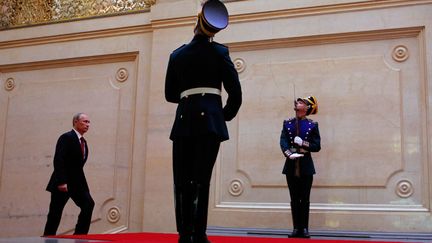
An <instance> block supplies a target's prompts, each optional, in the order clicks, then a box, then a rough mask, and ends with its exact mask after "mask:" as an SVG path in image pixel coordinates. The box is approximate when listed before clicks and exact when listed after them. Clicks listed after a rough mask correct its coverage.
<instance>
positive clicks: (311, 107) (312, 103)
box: [297, 96, 318, 116]
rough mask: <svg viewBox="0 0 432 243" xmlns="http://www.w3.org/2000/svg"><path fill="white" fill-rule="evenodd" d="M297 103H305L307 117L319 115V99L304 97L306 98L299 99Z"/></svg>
mask: <svg viewBox="0 0 432 243" xmlns="http://www.w3.org/2000/svg"><path fill="white" fill-rule="evenodd" d="M297 101H303V102H304V103H305V104H306V105H307V107H308V109H307V111H306V115H307V116H308V115H311V114H312V115H313V114H316V113H318V102H317V99H316V98H315V96H308V97H304V98H297Z"/></svg>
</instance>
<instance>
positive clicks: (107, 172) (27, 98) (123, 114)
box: [0, 54, 136, 236]
mask: <svg viewBox="0 0 432 243" xmlns="http://www.w3.org/2000/svg"><path fill="white" fill-rule="evenodd" d="M125 56H130V55H129V54H126V55H125ZM120 57H121V55H120ZM131 58H132V59H131ZM128 59H130V61H122V59H121V58H120V59H118V61H117V62H115V61H113V63H106V64H104V60H103V57H100V58H98V57H94V58H93V60H92V62H93V63H91V64H89V65H83V66H80V62H81V63H85V60H84V59H77V60H74V63H70V62H68V61H67V60H66V61H64V62H65V63H67V65H68V66H74V65H78V66H75V67H57V68H52V67H50V65H52V64H53V62H46V63H44V64H45V65H46V66H43V65H38V68H37V70H21V71H19V72H4V73H2V77H11V78H13V79H14V81H15V85H16V86H15V87H14V88H13V89H12V90H11V91H5V90H3V91H2V97H5V98H3V99H2V101H3V102H2V103H1V110H2V113H3V114H7V118H6V119H5V122H4V123H2V124H3V125H2V130H3V131H4V134H5V135H4V141H3V143H4V152H3V153H4V154H3V160H2V162H3V164H2V167H1V171H0V172H1V174H0V176H1V177H0V179H1V180H0V181H1V182H2V184H1V187H2V190H1V191H0V194H1V196H0V198H1V199H0V200H1V204H2V205H4V206H3V207H2V208H1V212H0V214H2V215H4V214H6V213H7V214H9V217H1V222H2V223H1V224H2V225H4V227H2V236H8V234H9V233H8V232H10V234H17V231H23V232H22V233H21V234H22V235H24V234H35V235H37V234H41V232H42V231H43V225H44V223H45V219H46V214H47V210H48V205H49V197H50V194H49V193H48V192H44V188H45V187H46V184H47V182H48V179H49V176H50V175H51V173H52V170H53V168H52V160H53V153H54V148H55V143H56V141H57V138H58V136H60V134H61V133H63V132H66V131H68V130H70V129H71V128H72V125H71V124H72V122H71V119H72V116H73V115H74V114H75V113H76V112H86V113H87V114H89V116H90V119H91V128H90V130H89V132H88V133H87V134H86V139H87V141H88V143H89V147H90V149H89V150H90V155H89V159H88V161H87V164H86V166H85V172H86V175H87V180H88V182H89V186H90V189H91V192H92V195H93V198H94V199H95V202H96V207H95V210H94V214H93V219H92V226H91V231H92V232H101V231H116V230H120V229H123V228H127V225H128V218H129V198H130V195H129V194H130V192H129V191H130V190H129V180H130V179H129V175H130V173H131V162H132V161H131V152H132V150H131V143H132V140H131V138H132V132H133V130H132V127H131V125H132V124H131V121H132V118H133V116H134V110H133V107H134V105H135V95H134V90H135V86H136V66H135V62H134V60H135V57H134V56H131V57H128ZM56 63H57V65H60V66H61V64H59V63H60V62H59V61H56ZM29 69H32V68H31V67H29ZM2 81H3V78H2ZM35 192H38V193H35ZM28 202H35V203H28ZM78 213H79V210H78V209H77V208H76V206H75V205H74V204H73V202H72V201H71V200H70V202H69V205H68V206H67V207H66V209H65V211H64V213H63V214H64V216H63V218H62V222H61V225H60V228H59V233H72V232H73V228H74V227H75V224H76V220H77V216H78ZM26 222H29V223H33V224H34V223H35V222H37V225H39V227H30V226H29V227H22V226H21V224H23V223H24V224H26ZM37 232H40V233H37Z"/></svg>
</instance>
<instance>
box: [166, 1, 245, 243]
mask: <svg viewBox="0 0 432 243" xmlns="http://www.w3.org/2000/svg"><path fill="white" fill-rule="evenodd" d="M227 25H228V11H227V9H226V7H225V5H224V4H223V3H222V2H220V1H219V0H209V1H206V2H205V3H204V4H203V6H202V9H201V12H200V13H199V14H198V21H197V24H196V26H195V29H194V37H193V39H192V41H191V42H190V43H188V44H186V45H183V46H181V47H179V48H178V49H176V50H175V51H173V52H172V54H171V55H170V58H169V63H168V68H167V73H166V79H165V98H166V100H167V101H168V102H172V103H177V104H178V105H177V111H176V114H175V119H174V124H173V126H172V130H171V134H170V139H171V140H172V141H173V156H172V157H173V175H174V198H175V215H176V225H177V231H178V233H179V240H178V242H180V243H190V242H193V243H208V242H210V241H209V240H208V238H207V235H206V228H207V213H208V200H209V187H210V179H211V175H212V170H213V166H214V164H215V161H216V157H217V154H218V151H219V146H220V143H221V142H222V141H225V140H227V139H228V138H229V137H228V129H227V126H226V121H230V120H232V119H233V118H234V117H235V116H236V114H237V112H238V110H239V109H240V105H241V102H242V92H241V87H240V82H239V78H238V74H237V71H236V69H235V67H234V64H233V62H232V61H231V58H230V56H229V51H228V48H227V47H226V46H224V45H222V44H219V43H217V42H214V41H212V38H213V36H214V35H215V34H216V33H217V32H218V31H220V30H222V29H224V28H226V27H227ZM222 85H223V87H224V89H225V91H226V92H227V94H228V97H227V100H226V104H225V106H223V105H222V98H221V89H222Z"/></svg>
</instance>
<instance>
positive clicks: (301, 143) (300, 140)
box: [294, 136, 303, 147]
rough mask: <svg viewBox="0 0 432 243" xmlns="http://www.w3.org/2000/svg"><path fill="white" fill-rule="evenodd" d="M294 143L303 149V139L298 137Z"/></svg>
mask: <svg viewBox="0 0 432 243" xmlns="http://www.w3.org/2000/svg"><path fill="white" fill-rule="evenodd" d="M294 143H295V144H297V145H298V146H300V147H301V146H303V139H301V138H300V137H299V136H296V137H295V138H294Z"/></svg>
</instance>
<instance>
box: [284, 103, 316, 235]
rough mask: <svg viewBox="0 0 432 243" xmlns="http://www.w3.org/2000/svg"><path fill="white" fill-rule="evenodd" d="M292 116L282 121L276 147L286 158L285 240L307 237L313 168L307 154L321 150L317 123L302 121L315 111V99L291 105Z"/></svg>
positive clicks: (309, 156) (309, 120)
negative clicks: (289, 227)
mask: <svg viewBox="0 0 432 243" xmlns="http://www.w3.org/2000/svg"><path fill="white" fill-rule="evenodd" d="M294 110H295V112H296V116H295V117H293V118H291V119H288V120H285V121H284V122H283V126H282V132H281V136H280V147H281V150H282V152H283V154H284V156H285V157H286V160H285V165H284V168H283V171H282V173H283V174H285V175H286V180H287V183H288V188H289V193H290V197H291V215H292V220H293V232H292V234H291V235H290V236H289V237H292V238H310V235H309V198H310V192H311V188H312V181H313V175H314V174H315V167H314V163H313V160H312V156H311V152H318V151H320V149H321V137H320V134H319V129H318V123H317V122H314V121H312V120H311V119H308V118H306V116H307V115H310V114H316V113H317V112H318V103H317V100H316V98H315V97H313V96H309V97H306V98H298V99H297V100H296V101H295V102H294Z"/></svg>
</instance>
